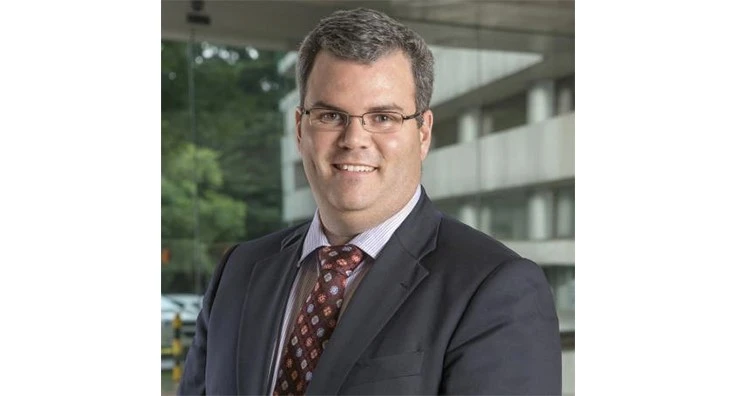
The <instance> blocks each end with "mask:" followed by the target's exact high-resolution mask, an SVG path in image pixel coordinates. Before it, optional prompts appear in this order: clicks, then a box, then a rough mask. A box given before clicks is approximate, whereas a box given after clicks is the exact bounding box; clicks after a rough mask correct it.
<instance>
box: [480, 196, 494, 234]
mask: <svg viewBox="0 0 736 396" xmlns="http://www.w3.org/2000/svg"><path fill="white" fill-rule="evenodd" d="M479 214H480V216H479V217H480V218H479V220H478V222H479V223H480V224H478V229H479V230H480V231H482V232H485V233H486V234H488V235H491V221H492V220H493V219H492V218H491V216H493V212H492V209H491V206H490V204H488V203H486V204H484V205H482V206H481V208H480V213H479Z"/></svg>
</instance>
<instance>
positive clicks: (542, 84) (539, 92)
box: [526, 79, 555, 124]
mask: <svg viewBox="0 0 736 396" xmlns="http://www.w3.org/2000/svg"><path fill="white" fill-rule="evenodd" d="M526 104H527V111H526V114H527V116H526V117H527V124H534V123H537V122H540V121H544V120H546V119H548V118H551V117H552V116H554V111H555V107H554V104H555V82H554V80H549V79H545V80H537V81H535V82H534V83H533V84H532V86H531V87H530V88H529V91H527V97H526Z"/></svg>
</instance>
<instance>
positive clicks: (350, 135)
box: [339, 116, 372, 149]
mask: <svg viewBox="0 0 736 396" xmlns="http://www.w3.org/2000/svg"><path fill="white" fill-rule="evenodd" d="M353 118H355V120H353ZM371 139H372V138H371V133H370V132H368V131H366V130H365V128H363V119H362V118H361V117H360V116H350V119H349V121H348V125H347V126H346V127H345V129H344V130H343V132H342V136H341V137H340V140H339V145H340V147H342V148H346V149H358V148H366V147H368V146H369V145H370V142H371Z"/></svg>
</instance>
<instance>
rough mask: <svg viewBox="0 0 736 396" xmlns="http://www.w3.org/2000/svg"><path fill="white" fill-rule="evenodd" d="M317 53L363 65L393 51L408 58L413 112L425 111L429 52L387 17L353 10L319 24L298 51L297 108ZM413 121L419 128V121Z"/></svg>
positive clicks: (431, 59)
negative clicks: (329, 54)
mask: <svg viewBox="0 0 736 396" xmlns="http://www.w3.org/2000/svg"><path fill="white" fill-rule="evenodd" d="M321 50H326V51H329V52H330V53H331V54H333V55H335V56H337V57H338V58H342V59H347V60H352V61H358V62H362V63H366V64H370V63H373V62H375V61H377V60H378V59H379V58H381V57H382V56H384V55H387V54H390V53H392V52H394V51H396V50H399V51H402V52H403V53H404V54H406V56H407V57H408V58H409V61H410V62H411V67H412V72H413V74H414V88H415V98H414V102H415V104H416V107H417V108H416V110H417V111H419V112H423V111H425V110H427V109H429V102H430V101H431V100H432V88H433V85H434V57H433V56H432V52H431V51H430V50H429V47H427V43H426V42H425V41H424V39H423V38H422V37H421V36H420V35H418V34H417V33H416V32H414V31H412V30H411V29H409V28H408V27H406V26H405V25H403V24H401V23H399V22H397V21H396V20H394V19H393V18H391V17H389V16H388V15H386V14H384V13H382V12H379V11H375V10H370V9H366V8H357V9H354V10H350V11H344V10H341V11H336V12H334V13H333V14H332V15H330V16H328V17H325V18H323V19H322V20H320V22H319V24H317V26H316V27H315V28H314V30H312V31H311V32H309V34H308V35H307V36H306V37H305V38H304V41H303V42H302V44H301V46H300V48H299V59H298V61H297V71H296V73H297V76H296V78H297V84H298V85H299V104H300V105H301V106H304V97H305V96H306V90H307V78H309V74H310V73H311V72H312V66H314V59H315V58H316V57H317V53H319V51H321ZM417 120H418V121H419V124H420V125H421V123H422V118H421V117H419V118H417Z"/></svg>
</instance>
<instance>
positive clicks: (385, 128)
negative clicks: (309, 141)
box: [299, 107, 422, 133]
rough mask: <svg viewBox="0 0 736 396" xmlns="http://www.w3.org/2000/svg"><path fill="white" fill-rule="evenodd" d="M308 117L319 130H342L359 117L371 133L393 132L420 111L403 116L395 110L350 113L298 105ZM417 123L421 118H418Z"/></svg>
mask: <svg viewBox="0 0 736 396" xmlns="http://www.w3.org/2000/svg"><path fill="white" fill-rule="evenodd" d="M299 109H300V110H301V111H302V112H303V113H304V114H306V115H307V117H309V125H311V126H312V127H313V128H315V129H316V130H319V131H342V130H344V129H345V128H347V126H348V125H350V119H351V118H360V121H361V124H362V125H363V128H364V129H365V130H366V131H368V132H371V133H393V132H396V131H398V130H399V129H401V126H402V125H403V124H404V121H406V120H411V119H412V118H417V117H419V116H420V115H421V114H422V112H421V111H419V112H416V113H414V114H412V115H410V116H404V115H403V114H401V113H398V112H395V111H369V112H367V113H365V114H363V115H352V114H349V113H346V112H344V111H337V110H333V109H325V108H321V107H313V108H311V109H309V110H307V109H305V108H303V107H299ZM419 125H422V119H421V118H419Z"/></svg>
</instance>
